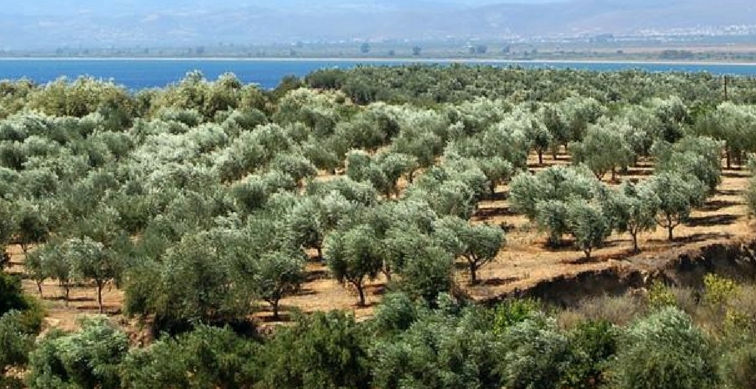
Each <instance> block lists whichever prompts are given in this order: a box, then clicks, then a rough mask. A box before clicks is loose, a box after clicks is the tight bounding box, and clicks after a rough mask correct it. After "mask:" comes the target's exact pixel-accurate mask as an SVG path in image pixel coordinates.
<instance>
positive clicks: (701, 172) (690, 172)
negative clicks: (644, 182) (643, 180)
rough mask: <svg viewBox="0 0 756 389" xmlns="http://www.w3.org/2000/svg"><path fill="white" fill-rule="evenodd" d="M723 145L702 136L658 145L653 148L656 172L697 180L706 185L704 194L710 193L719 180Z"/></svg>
mask: <svg viewBox="0 0 756 389" xmlns="http://www.w3.org/2000/svg"><path fill="white" fill-rule="evenodd" d="M723 145H724V144H723V142H721V141H716V140H714V139H712V138H709V137H705V136H692V137H685V138H682V139H680V140H679V141H678V142H677V143H675V144H668V143H664V142H658V143H657V144H655V145H654V154H655V156H656V160H657V163H656V166H655V168H656V171H658V172H663V171H667V172H676V173H678V174H680V175H681V176H683V177H692V178H694V179H698V180H699V181H700V182H702V183H703V184H705V185H706V187H707V192H709V193H712V192H713V191H714V190H715V189H716V187H717V185H718V184H719V183H720V181H721V176H722V168H721V158H722V148H723ZM709 193H707V194H709Z"/></svg>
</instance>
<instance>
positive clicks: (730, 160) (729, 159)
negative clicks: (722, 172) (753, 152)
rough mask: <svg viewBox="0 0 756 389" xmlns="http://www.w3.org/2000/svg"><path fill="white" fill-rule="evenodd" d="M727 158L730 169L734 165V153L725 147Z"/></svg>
mask: <svg viewBox="0 0 756 389" xmlns="http://www.w3.org/2000/svg"><path fill="white" fill-rule="evenodd" d="M725 160H726V161H727V162H726V163H727V168H728V169H730V168H731V167H732V154H730V150H729V149H725Z"/></svg>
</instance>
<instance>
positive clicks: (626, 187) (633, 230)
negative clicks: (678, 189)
mask: <svg viewBox="0 0 756 389" xmlns="http://www.w3.org/2000/svg"><path fill="white" fill-rule="evenodd" d="M649 189H650V188H649V187H648V186H645V185H635V184H633V183H631V182H624V183H623V184H622V185H621V186H620V187H619V188H617V189H616V190H610V191H608V195H607V196H606V197H607V198H605V199H602V201H603V202H604V209H605V212H606V213H607V214H608V215H609V216H610V218H611V219H612V224H613V226H614V228H616V229H617V231H618V232H627V233H628V234H629V235H630V237H631V238H632V241H633V253H636V254H637V253H639V252H640V249H639V247H638V235H639V234H640V233H642V232H645V231H653V230H655V229H656V213H657V210H658V209H659V203H660V199H659V197H658V196H657V195H656V193H653V192H651V191H650V190H649Z"/></svg>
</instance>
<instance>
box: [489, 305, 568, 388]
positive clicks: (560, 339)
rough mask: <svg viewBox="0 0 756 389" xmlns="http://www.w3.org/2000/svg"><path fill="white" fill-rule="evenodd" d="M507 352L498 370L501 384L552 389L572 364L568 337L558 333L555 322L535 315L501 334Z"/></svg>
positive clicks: (503, 347) (499, 363) (511, 386)
mask: <svg viewBox="0 0 756 389" xmlns="http://www.w3.org/2000/svg"><path fill="white" fill-rule="evenodd" d="M502 342H503V344H502V350H505V351H504V354H503V355H502V356H501V359H500V360H499V362H498V367H497V371H498V373H499V374H501V378H502V383H503V384H504V386H505V387H507V388H512V389H526V388H527V389H552V388H555V387H558V385H559V383H560V382H561V381H562V379H563V375H564V373H565V371H566V370H567V368H568V367H569V363H570V360H571V358H572V356H571V350H570V344H569V339H567V337H566V336H564V335H563V334H561V333H559V332H558V331H557V328H556V322H555V321H554V320H553V319H549V318H546V317H545V316H543V315H542V314H541V315H536V316H535V317H533V318H528V319H526V320H524V321H522V322H520V323H517V324H515V325H514V326H512V327H510V328H509V329H507V330H506V331H505V332H504V334H502Z"/></svg>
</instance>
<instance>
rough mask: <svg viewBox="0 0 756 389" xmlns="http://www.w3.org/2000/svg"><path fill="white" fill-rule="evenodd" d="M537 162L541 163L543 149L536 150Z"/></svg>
mask: <svg viewBox="0 0 756 389" xmlns="http://www.w3.org/2000/svg"><path fill="white" fill-rule="evenodd" d="M538 164H539V165H543V150H538Z"/></svg>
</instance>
